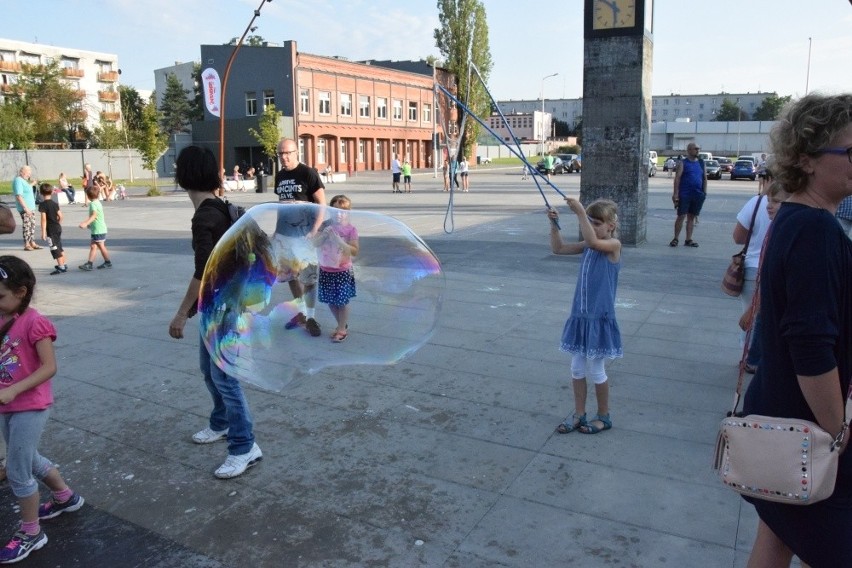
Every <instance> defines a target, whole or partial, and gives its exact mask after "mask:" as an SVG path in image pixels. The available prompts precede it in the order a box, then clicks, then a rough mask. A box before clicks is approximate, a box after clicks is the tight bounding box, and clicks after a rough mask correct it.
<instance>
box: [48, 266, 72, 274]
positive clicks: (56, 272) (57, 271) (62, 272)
mask: <svg viewBox="0 0 852 568" xmlns="http://www.w3.org/2000/svg"><path fill="white" fill-rule="evenodd" d="M66 272H68V267H67V266H66V267H65V268H59V267H58V266H57V267H56V268H55V269H54V270H53V272H51V273H50V275H51V276H53V275H54V274H65V273H66Z"/></svg>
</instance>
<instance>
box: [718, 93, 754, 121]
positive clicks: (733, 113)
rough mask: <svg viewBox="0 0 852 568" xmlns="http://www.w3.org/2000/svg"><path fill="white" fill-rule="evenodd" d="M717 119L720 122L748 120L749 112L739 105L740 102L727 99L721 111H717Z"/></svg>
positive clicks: (720, 108) (723, 102)
mask: <svg viewBox="0 0 852 568" xmlns="http://www.w3.org/2000/svg"><path fill="white" fill-rule="evenodd" d="M716 120H717V121H718V122H727V121H736V120H748V114H747V113H746V112H744V111H743V109H741V108H740V107H739V103H737V102H735V101H732V100H730V99H725V100H723V101H722V106H720V107H719V112H717V113H716Z"/></svg>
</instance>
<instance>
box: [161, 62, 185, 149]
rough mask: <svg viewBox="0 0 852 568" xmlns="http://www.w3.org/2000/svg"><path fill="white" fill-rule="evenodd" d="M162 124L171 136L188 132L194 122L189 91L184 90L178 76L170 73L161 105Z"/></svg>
mask: <svg viewBox="0 0 852 568" xmlns="http://www.w3.org/2000/svg"><path fill="white" fill-rule="evenodd" d="M160 113H161V118H160V124H161V125H162V126H163V130H165V131H166V132H167V133H169V134H174V133H175V132H186V131H187V130H189V124H190V122H191V120H192V105H191V104H190V99H189V91H187V90H186V89H184V88H183V85H181V84H180V81H179V80H178V78H177V76H176V75H175V74H174V73H169V74H168V76H167V77H166V91H165V92H164V93H163V102H161V103H160Z"/></svg>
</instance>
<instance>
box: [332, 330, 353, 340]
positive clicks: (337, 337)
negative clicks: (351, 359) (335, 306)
mask: <svg viewBox="0 0 852 568" xmlns="http://www.w3.org/2000/svg"><path fill="white" fill-rule="evenodd" d="M347 337H349V332H348V331H338V332H337V333H335V334H334V335H332V336H331V340H332V341H333V342H334V343H340V342H341V341H346V338H347Z"/></svg>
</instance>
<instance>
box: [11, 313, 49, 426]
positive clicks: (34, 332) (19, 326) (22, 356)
mask: <svg viewBox="0 0 852 568" xmlns="http://www.w3.org/2000/svg"><path fill="white" fill-rule="evenodd" d="M46 337H49V338H50V340H51V341H56V328H55V327H53V324H52V323H51V322H50V320H49V319H47V318H46V317H44V316H43V315H41V314H40V313H38V312H37V311H36V310H34V309H33V308H27V309H26V311H24V313H22V314H21V315H19V316H18V320H17V321H16V322H15V323H14V324H13V325H12V328H11V329H10V330H9V333H8V334H7V335H6V336H5V337H4V338H3V340H2V341H0V388H5V387H8V386H9V385H12V384H14V383H17V382H19V381H22V380H24V379H26V378H27V377H29V376H30V375H31V374H33V372H35V370H36V369H38V368H39V367H41V360H40V359H39V358H38V352H37V351H36V347H35V344H36V343H38V342H39V341H41V340H42V339H44V338H46ZM51 404H53V389H52V388H51V381H49V380H47V381H44V382H43V383H41V384H40V385H38V386H37V387H35V388H32V389H30V390H28V391H25V392H22V393H21V394H19V395H18V396H17V397H15V400H13V401H12V402H10V403H9V404H4V405H2V406H0V413H3V414H7V413H10V412H22V411H25V410H44V409H45V408H48V407H49V406H50V405H51Z"/></svg>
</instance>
